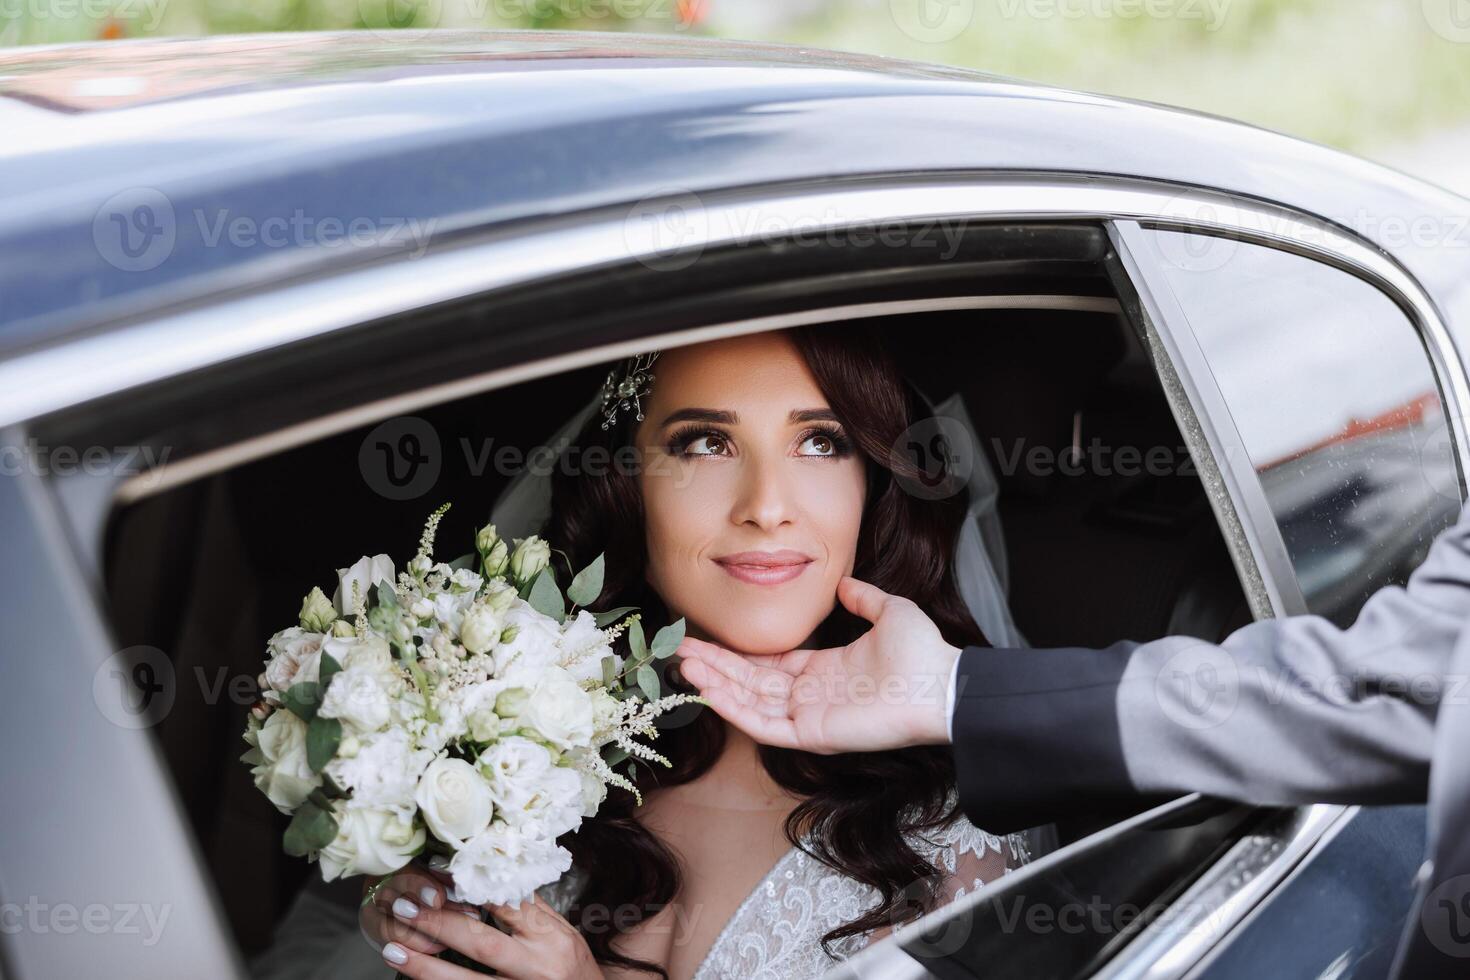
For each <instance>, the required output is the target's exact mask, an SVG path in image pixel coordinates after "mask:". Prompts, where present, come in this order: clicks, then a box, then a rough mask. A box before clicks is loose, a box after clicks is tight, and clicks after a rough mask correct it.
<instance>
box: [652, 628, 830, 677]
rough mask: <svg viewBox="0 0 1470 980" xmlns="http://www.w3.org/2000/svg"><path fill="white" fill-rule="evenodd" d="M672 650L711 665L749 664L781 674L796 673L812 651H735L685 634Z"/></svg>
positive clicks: (683, 656)
mask: <svg viewBox="0 0 1470 980" xmlns="http://www.w3.org/2000/svg"><path fill="white" fill-rule="evenodd" d="M674 652H675V653H677V654H678V655H679V656H680V658H681V659H684V660H702V661H704V662H705V663H707V664H709V665H710V666H712V667H718V666H720V664H722V663H727V664H751V665H753V666H756V667H764V668H767V669H770V670H779V671H781V672H782V673H783V674H796V673H799V672H800V671H801V669H802V668H803V667H805V666H806V661H807V658H808V657H809V656H810V655H811V654H812V653H813V652H814V651H811V650H788V651H787V652H786V653H735V652H734V651H732V650H726V649H725V648H724V647H722V646H720V645H719V644H718V643H710V642H709V641H708V640H700V639H696V638H695V637H692V636H686V637H684V639H683V641H682V642H681V643H680V644H679V647H678V649H677V650H675V651H674Z"/></svg>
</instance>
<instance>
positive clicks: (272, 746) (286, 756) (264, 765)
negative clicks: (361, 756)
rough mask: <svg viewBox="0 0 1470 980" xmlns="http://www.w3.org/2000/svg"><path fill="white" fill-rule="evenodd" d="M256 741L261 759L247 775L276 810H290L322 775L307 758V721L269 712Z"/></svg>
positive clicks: (285, 714) (297, 804)
mask: <svg viewBox="0 0 1470 980" xmlns="http://www.w3.org/2000/svg"><path fill="white" fill-rule="evenodd" d="M255 743H256V748H257V750H258V751H259V754H260V761H259V764H258V765H256V766H255V767H254V768H252V769H251V770H250V774H251V775H252V776H254V777H255V785H256V788H258V789H259V790H260V791H261V792H262V793H264V794H265V795H266V798H267V799H269V800H270V801H271V802H272V803H274V804H275V806H276V809H277V810H280V811H281V812H282V813H290V812H291V811H293V810H295V809H296V808H297V807H298V806H300V805H301V804H302V802H304V801H305V800H306V798H307V796H309V795H310V794H311V791H312V790H314V789H316V788H317V787H318V786H320V785H321V784H322V777H321V776H320V775H318V774H317V773H314V772H312V771H311V766H310V765H309V764H307V761H306V722H304V721H302V720H301V719H300V718H298V717H296V716H295V715H294V714H292V713H291V712H289V711H285V710H281V711H275V712H272V713H271V716H270V717H269V718H267V719H266V720H265V724H263V725H261V726H260V731H259V732H258V733H257V735H256V740H255ZM246 754H247V756H248V755H250V753H246Z"/></svg>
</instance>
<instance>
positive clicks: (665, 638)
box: [653, 616, 684, 660]
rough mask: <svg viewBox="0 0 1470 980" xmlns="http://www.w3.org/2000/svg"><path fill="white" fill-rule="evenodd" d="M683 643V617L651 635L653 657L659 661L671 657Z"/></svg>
mask: <svg viewBox="0 0 1470 980" xmlns="http://www.w3.org/2000/svg"><path fill="white" fill-rule="evenodd" d="M683 642H684V617H683V616H680V617H679V618H678V620H676V621H675V622H672V623H670V624H669V625H667V626H665V627H664V628H663V629H661V630H659V631H658V632H657V633H655V634H654V635H653V655H654V656H655V657H657V658H658V659H660V660H663V659H664V658H666V657H672V656H673V655H674V651H675V650H677V649H679V644H680V643H683Z"/></svg>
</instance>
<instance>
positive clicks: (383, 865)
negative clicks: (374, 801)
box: [317, 804, 426, 881]
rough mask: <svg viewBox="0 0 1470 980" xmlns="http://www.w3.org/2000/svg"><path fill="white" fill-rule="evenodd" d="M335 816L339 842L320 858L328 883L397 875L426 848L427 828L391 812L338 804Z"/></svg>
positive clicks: (318, 857) (330, 846)
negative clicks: (360, 877)
mask: <svg viewBox="0 0 1470 980" xmlns="http://www.w3.org/2000/svg"><path fill="white" fill-rule="evenodd" d="M332 814H333V816H335V817H336V818H337V839H336V840H334V841H332V843H330V844H328V845H327V846H326V847H324V848H322V850H321V853H320V854H319V855H318V856H317V859H318V860H319V861H320V862H321V866H322V878H323V880H325V881H332V880H334V879H337V878H346V877H350V876H352V875H385V874H388V873H389V872H392V871H397V870H398V869H399V868H401V867H403V866H404V865H405V864H407V863H408V862H409V859H411V858H412V857H413V856H414V854H415V853H416V852H417V851H418V850H419V849H420V848H421V847H423V846H424V841H425V839H426V835H425V832H424V828H422V827H416V826H414V822H413V820H412V818H405V817H403V816H401V815H399V814H396V813H393V812H392V811H390V810H376V809H372V808H369V807H363V808H360V809H349V808H347V807H344V806H342V805H341V804H338V805H337V806H335V807H334V808H333V811H332Z"/></svg>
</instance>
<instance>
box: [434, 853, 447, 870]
mask: <svg viewBox="0 0 1470 980" xmlns="http://www.w3.org/2000/svg"><path fill="white" fill-rule="evenodd" d="M429 867H431V868H433V869H434V870H435V871H443V870H445V869H446V868H448V867H449V858H447V857H445V856H444V855H442V854H435V855H432V856H431V857H430V858H429Z"/></svg>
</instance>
